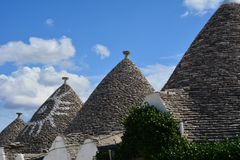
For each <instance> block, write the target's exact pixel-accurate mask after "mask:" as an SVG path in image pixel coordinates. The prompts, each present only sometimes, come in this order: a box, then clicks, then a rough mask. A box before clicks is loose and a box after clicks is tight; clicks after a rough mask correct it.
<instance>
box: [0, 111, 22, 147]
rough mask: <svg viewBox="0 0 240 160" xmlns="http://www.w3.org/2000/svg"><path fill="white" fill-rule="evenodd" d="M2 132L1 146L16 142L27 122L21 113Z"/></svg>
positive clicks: (0, 136)
mask: <svg viewBox="0 0 240 160" xmlns="http://www.w3.org/2000/svg"><path fill="white" fill-rule="evenodd" d="M17 114H18V117H17V118H16V119H15V120H14V121H13V122H12V123H10V124H9V125H8V126H7V127H6V128H5V129H3V131H2V132H1V133H0V147H1V146H5V145H8V144H11V143H12V142H15V140H16V138H17V136H18V134H19V133H20V132H21V131H22V130H23V128H24V127H25V125H26V123H25V122H24V121H23V120H22V119H21V117H20V116H21V113H17Z"/></svg>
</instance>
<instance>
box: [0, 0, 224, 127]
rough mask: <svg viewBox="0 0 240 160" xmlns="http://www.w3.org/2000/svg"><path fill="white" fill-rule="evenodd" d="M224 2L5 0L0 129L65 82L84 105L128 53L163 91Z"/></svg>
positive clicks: (0, 13)
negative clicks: (97, 86)
mask: <svg viewBox="0 0 240 160" xmlns="http://www.w3.org/2000/svg"><path fill="white" fill-rule="evenodd" d="M220 3H221V0H170V1H159V0H151V1H149V0H148V1H147V0H131V1H129V0H121V1H112V0H102V1H99V0H88V1H83V0H71V1H69V0H61V1H59V0H41V1H40V0H35V1H32V0H23V1H19V0H1V2H0V20H1V29H0V90H1V92H0V111H1V112H0V121H1V123H0V130H2V129H3V128H4V127H5V126H6V125H7V124H9V123H10V122H11V121H12V120H14V118H15V117H16V115H15V112H17V111H20V112H24V119H25V120H29V119H30V117H31V115H32V114H33V112H34V111H36V109H37V108H38V107H39V106H40V105H41V104H42V103H43V102H44V101H45V100H46V98H47V97H48V96H49V95H50V94H51V93H52V92H53V91H54V90H55V89H56V88H57V87H59V85H61V83H62V82H61V76H64V75H67V76H69V77H70V80H69V83H70V85H71V86H72V87H73V88H74V89H75V91H76V92H77V93H78V95H79V96H80V98H81V99H82V100H83V101H85V100H86V99H87V97H88V96H89V94H90V93H91V92H92V90H93V89H94V88H95V86H96V85H97V84H98V83H99V82H100V80H101V79H102V78H103V77H104V76H105V75H106V74H107V73H108V72H109V71H110V70H111V69H112V68H113V67H114V66H115V65H116V64H117V63H118V62H120V61H121V60H122V59H123V55H122V51H123V50H130V51H131V55H130V59H131V60H132V61H133V62H134V63H135V64H136V65H137V66H138V67H139V68H140V69H141V70H142V71H143V73H144V74H145V76H146V77H147V78H148V80H149V81H150V82H151V84H152V85H153V86H154V87H155V89H156V90H160V89H161V87H162V86H163V84H164V83H165V81H166V80H167V79H168V77H169V76H170V74H171V72H172V71H173V69H174V67H175V66H176V64H177V63H178V62H179V60H180V59H181V56H182V55H183V54H184V53H185V52H186V50H187V49H188V47H189V46H190V44H191V42H192V41H193V40H194V38H195V37H196V35H197V34H198V32H199V31H200V30H201V28H202V27H203V26H204V24H205V23H206V22H207V20H208V19H209V17H210V16H211V15H212V14H213V12H214V11H215V10H216V8H217V7H218V6H219V4H220Z"/></svg>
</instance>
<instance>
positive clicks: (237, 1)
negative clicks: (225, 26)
mask: <svg viewBox="0 0 240 160" xmlns="http://www.w3.org/2000/svg"><path fill="white" fill-rule="evenodd" d="M228 3H239V4H240V0H224V2H223V4H228Z"/></svg>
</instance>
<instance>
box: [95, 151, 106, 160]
mask: <svg viewBox="0 0 240 160" xmlns="http://www.w3.org/2000/svg"><path fill="white" fill-rule="evenodd" d="M96 159H97V160H109V154H108V152H98V153H97V155H96Z"/></svg>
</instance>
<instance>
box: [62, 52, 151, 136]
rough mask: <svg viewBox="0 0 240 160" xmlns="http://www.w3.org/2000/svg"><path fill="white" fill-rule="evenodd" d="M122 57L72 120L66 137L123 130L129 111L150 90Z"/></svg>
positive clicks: (134, 67) (140, 75) (130, 62)
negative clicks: (72, 134)
mask: <svg viewBox="0 0 240 160" xmlns="http://www.w3.org/2000/svg"><path fill="white" fill-rule="evenodd" d="M125 54H126V57H125V59H123V60H122V61H121V62H120V63H119V64H117V66H116V67H115V68H113V70H112V71H111V72H110V73H108V74H107V76H106V77H105V78H104V79H103V80H102V81H101V82H100V84H99V85H98V86H97V88H96V89H95V90H94V91H93V93H92V94H91V95H90V97H89V98H88V100H87V101H86V102H85V104H84V107H83V108H82V110H81V111H80V112H79V113H78V115H77V116H76V118H75V119H74V120H73V123H72V124H71V126H70V127H69V128H68V129H67V131H66V132H67V133H82V134H89V135H100V134H108V133H111V132H112V131H121V130H122V129H123V126H122V121H123V119H124V118H125V117H126V116H127V115H128V113H129V109H130V108H131V107H133V106H136V105H137V104H141V103H142V102H143V100H144V98H145V96H146V95H148V94H149V93H152V92H153V88H152V87H151V85H150V84H149V83H148V81H147V80H146V79H145V77H144V76H143V75H142V73H141V72H140V70H139V69H138V68H137V67H136V66H135V64H133V62H132V61H131V60H129V59H128V57H127V54H128V52H125Z"/></svg>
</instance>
